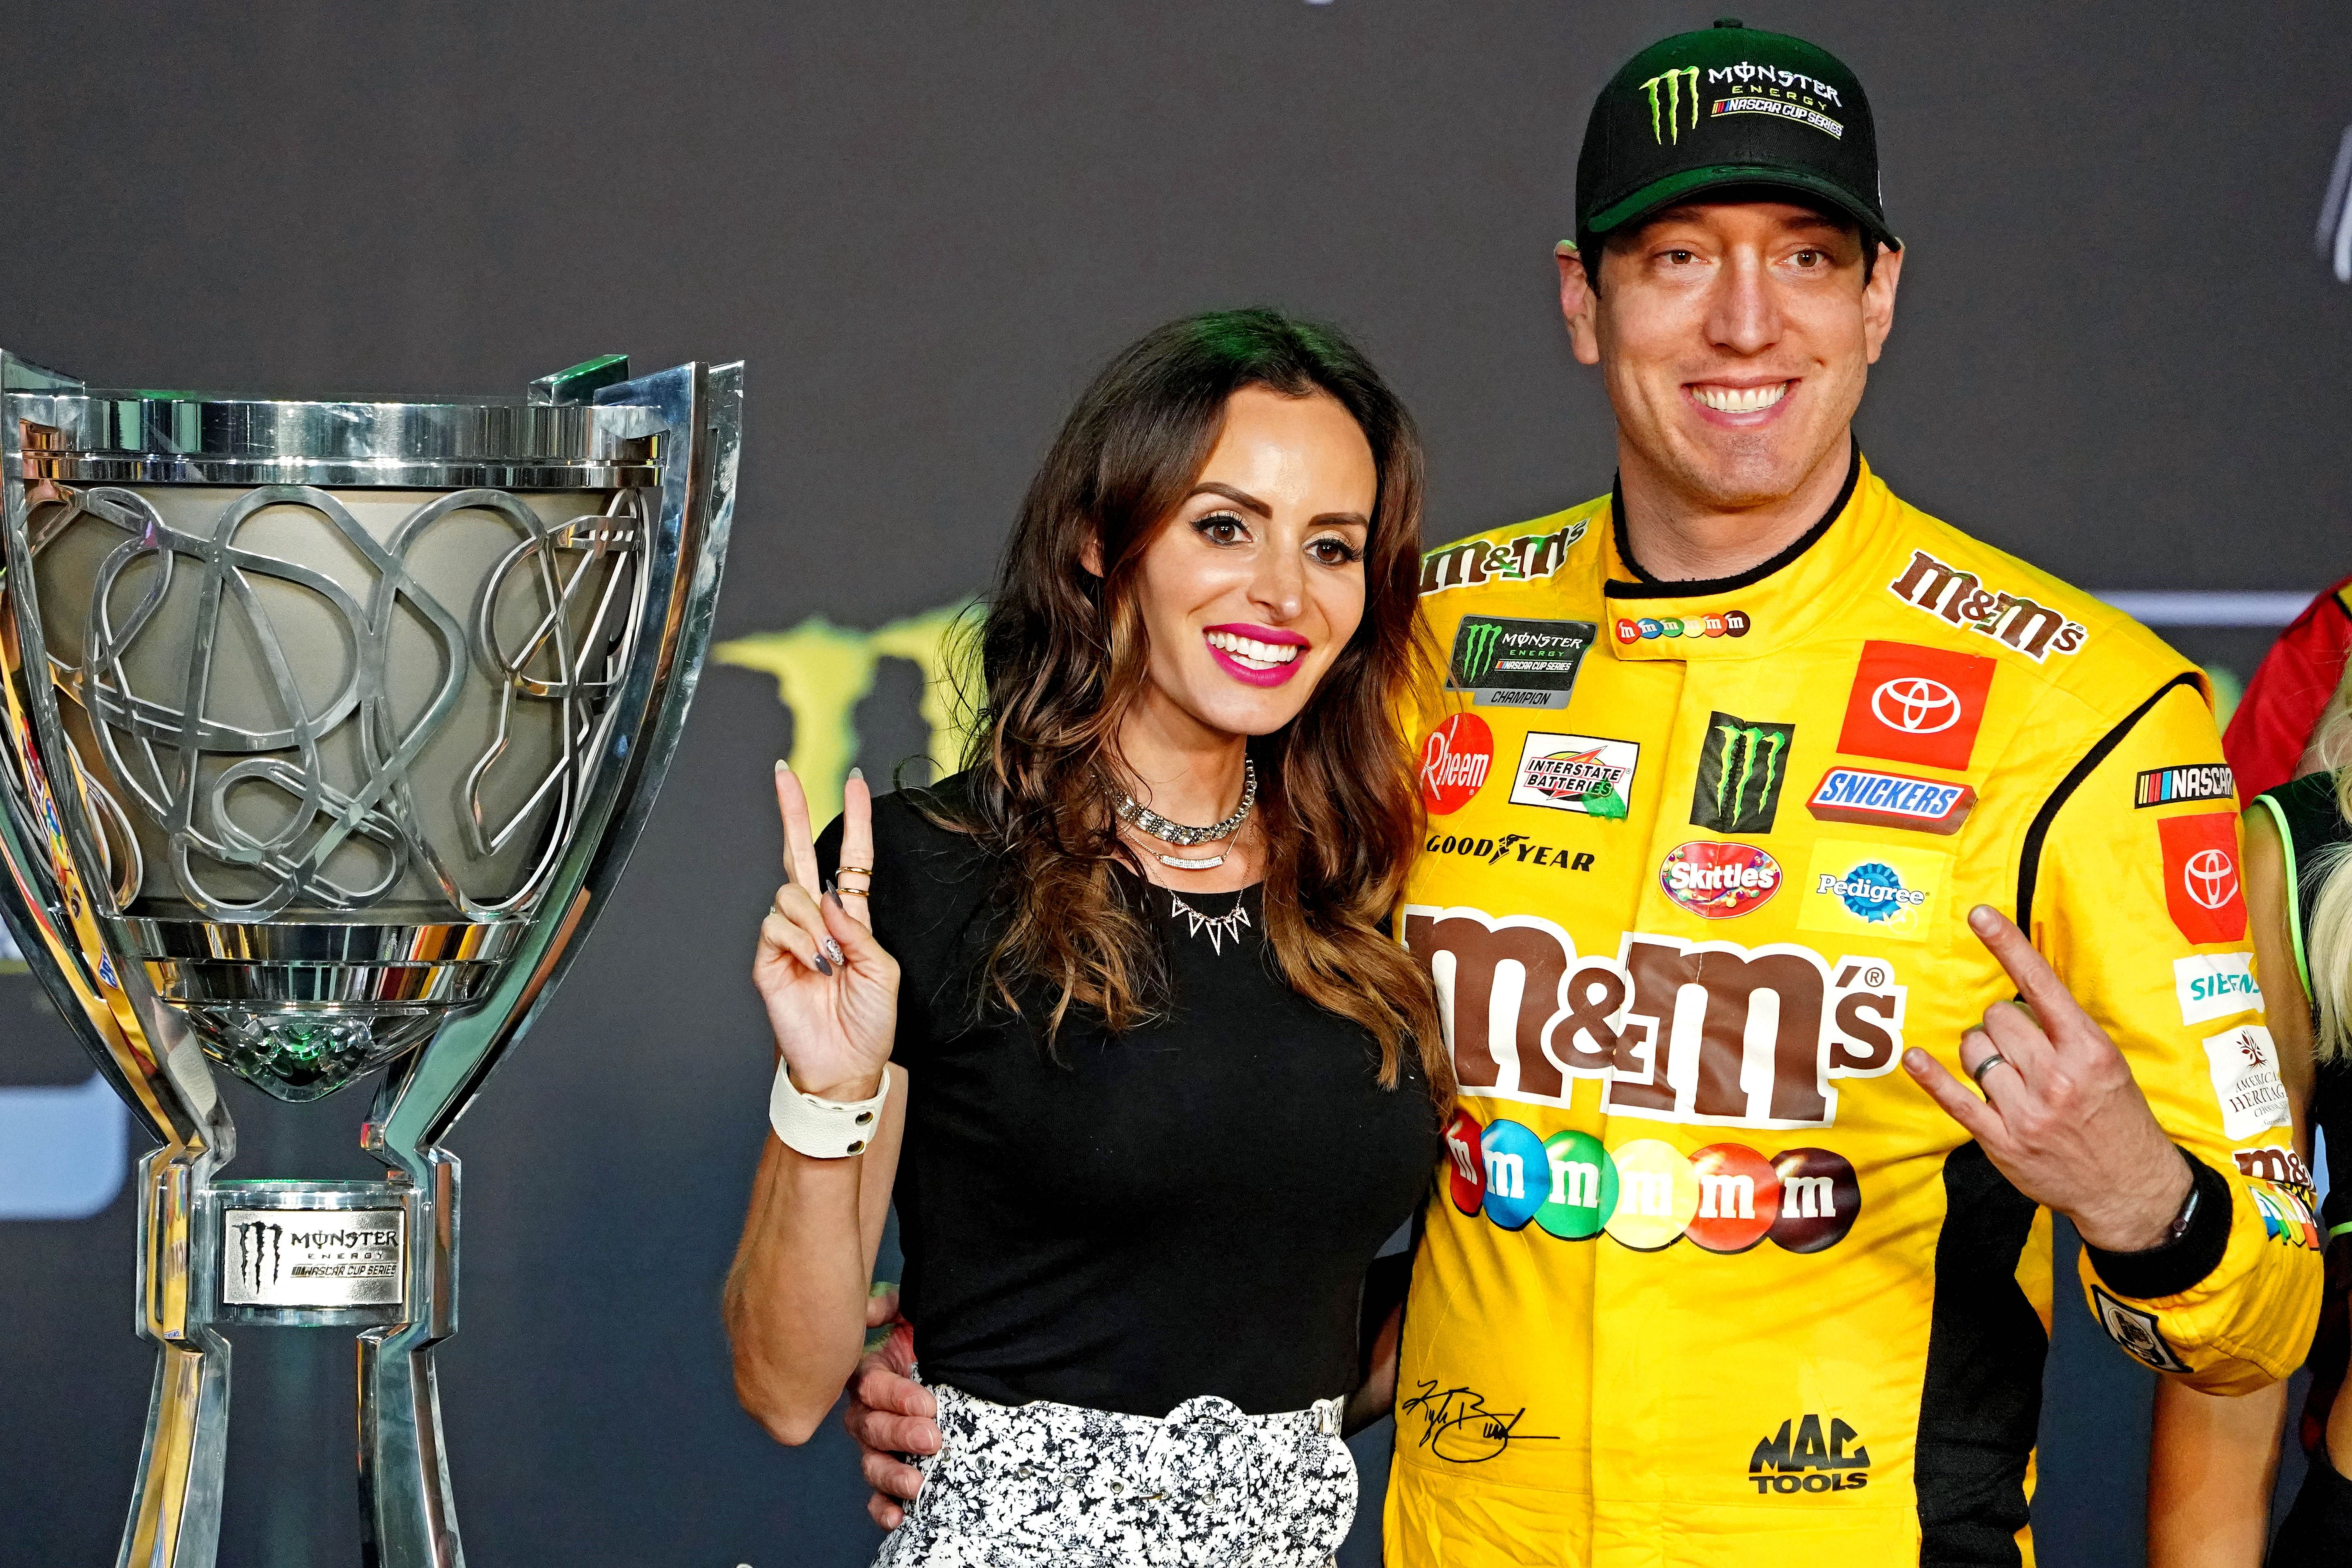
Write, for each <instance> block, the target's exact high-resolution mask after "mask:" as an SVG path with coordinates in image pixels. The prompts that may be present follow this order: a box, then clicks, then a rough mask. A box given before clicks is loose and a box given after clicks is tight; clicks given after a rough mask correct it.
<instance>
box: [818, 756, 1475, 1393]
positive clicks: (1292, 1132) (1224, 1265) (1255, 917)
mask: <svg viewBox="0 0 2352 1568" xmlns="http://www.w3.org/2000/svg"><path fill="white" fill-rule="evenodd" d="M939 787H940V792H941V794H942V795H944V796H945V797H946V798H950V799H952V798H958V797H957V796H956V795H955V794H954V792H956V791H957V790H958V788H959V781H958V780H952V779H951V780H949V781H946V782H945V783H944V784H941V785H940V786H939ZM874 836H875V865H874V881H873V891H872V908H873V916H874V929H875V932H876V934H877V936H879V937H880V938H881V940H882V942H883V943H884V944H885V945H886V946H887V947H888V948H889V949H890V951H891V952H892V953H893V954H895V955H896V956H897V958H898V962H899V965H900V968H901V983H900V988H899V1017H898V1038H897V1043H896V1047H895V1049H894V1052H893V1056H894V1059H896V1060H897V1061H898V1062H899V1063H900V1064H901V1065H902V1066H904V1067H905V1068H907V1069H908V1100H907V1110H906V1114H907V1134H906V1143H905V1147H904V1149H903V1151H902V1152H901V1154H900V1157H899V1163H898V1180H897V1185H896V1188H895V1194H894V1201H895V1202H896V1204H897V1205H898V1221H899V1239H900V1243H901V1246H902V1247H903V1249H904V1251H905V1254H906V1278H905V1280H904V1281H903V1288H902V1296H901V1302H902V1307H903V1310H904V1311H905V1314H906V1316H907V1318H908V1321H909V1322H911V1323H912V1324H913V1325H914V1339H915V1351H916V1355H917V1357H918V1358H919V1362H920V1364H921V1369H922V1374H923V1376H924V1377H926V1378H927V1379H930V1380H933V1381H938V1382H945V1383H950V1384H955V1385H956V1386H958V1387H960V1388H962V1389H964V1390H966V1391H968V1392H970V1393H972V1394H979V1395H980V1396H981V1397H982V1398H984V1399H991V1400H995V1401H998V1402H1001V1403H1006V1404H1021V1403H1024V1402H1026V1401H1028V1400H1032V1399H1050V1400H1055V1401H1058V1402H1060V1403H1063V1404H1068V1405H1086V1406H1089V1407H1091V1408H1095V1409H1101V1410H1118V1411H1125V1412H1129V1413H1130V1414H1134V1415H1166V1414H1167V1413H1168V1412H1169V1411H1170V1410H1171V1409H1172V1408H1173V1407H1174V1406H1175V1405H1178V1404H1180V1403H1181V1402H1182V1401H1183V1400H1185V1399H1188V1398H1192V1397H1193V1396H1195V1395H1199V1394H1221V1395H1223V1397H1225V1398H1227V1399H1230V1400H1232V1401H1233V1402H1234V1404H1236V1405H1239V1406H1241V1408H1242V1409H1243V1410H1244V1411H1247V1412H1250V1413H1252V1414H1266V1413H1271V1412H1276V1411H1284V1410H1297V1409H1301V1408H1304V1407H1305V1406H1307V1405H1310V1404H1312V1403H1313V1402H1314V1401H1316V1400H1318V1399H1320V1398H1325V1397H1328V1396H1331V1395H1336V1394H1345V1393H1347V1392H1348V1390H1349V1387H1350V1385H1351V1384H1353V1382H1354V1379H1355V1370H1356V1361H1357V1344H1356V1336H1357V1309H1358V1304H1359V1299H1360V1294H1361V1291H1362V1289H1363V1279H1364V1272H1365V1268H1366V1266H1367V1265H1368V1264H1369V1263H1370V1261H1371V1259H1372V1257H1373V1255H1374V1254H1375V1253H1376V1252H1377V1251H1378V1250H1379V1248H1380V1246H1381V1243H1382V1242H1383V1241H1384V1240H1385V1239H1386V1238H1387V1237H1389V1236H1391V1234H1392V1233H1393V1232H1394V1231H1395V1230H1396V1228H1397V1226H1399V1225H1400V1224H1401V1223H1402V1222H1403V1221H1404V1220H1406V1219H1407V1218H1408V1217H1410V1215H1412V1212H1413V1210H1414V1208H1415V1207H1416V1206H1417V1205H1418V1203H1419V1201H1420V1199H1421V1198H1422V1197H1423V1195H1424V1194H1425V1193H1426V1191H1427V1188H1428V1183H1429V1182H1430V1180H1431V1178H1432V1175H1433V1172H1434V1170H1435V1167H1436V1162H1437V1160H1438V1158H1439V1156H1440V1153H1441V1147H1440V1144H1439V1142H1438V1120H1437V1115H1436V1112H1435V1110H1434V1109H1433V1105H1432V1103H1431V1100H1430V1097H1429V1093H1428V1090H1427V1089H1426V1087H1425V1086H1424V1083H1423V1079H1422V1077H1421V1074H1420V1072H1419V1070H1418V1069H1417V1068H1412V1069H1410V1070H1409V1071H1408V1072H1407V1073H1406V1074H1405V1076H1404V1077H1403V1079H1402V1081H1401V1082H1400V1084H1399V1086H1398V1087H1397V1088H1396V1089H1393V1090H1390V1089H1382V1088H1381V1087H1380V1084H1379V1083H1378V1081H1377V1074H1378V1070H1379V1054H1378V1050H1377V1047H1376V1046H1375V1044H1374V1042H1373V1040H1372V1037H1371V1036H1370V1034H1369V1032H1367V1031H1365V1030H1364V1029H1362V1028H1360V1026H1357V1025H1355V1024H1353V1023H1351V1022H1349V1021H1348V1020H1347V1019H1344V1018H1341V1017H1339V1016H1335V1015H1333V1014H1330V1013H1328V1012H1326V1011H1324V1010H1323V1009H1322V1008H1320V1007H1318V1006H1317V1005H1314V1004H1313V1003H1311V1002H1309V1001H1307V999H1306V998H1305V997H1302V996H1300V995H1299V994H1297V993H1296V992H1294V991H1292V990H1291V989H1290V988H1289V987H1288V986H1287V985H1286V984H1284V983H1283V982H1282V981H1281V979H1280V978H1279V977H1278V975H1277V974H1276V971H1275V970H1274V968H1273V966H1272V954H1271V952H1270V950H1269V949H1268V946H1267V944H1266V942H1265V921H1264V918H1263V912H1262V910H1261V907H1260V903H1259V892H1258V889H1255V888H1251V889H1244V890H1243V891H1241V892H1239V893H1231V892H1228V893H1194V894H1179V893H1171V892H1170V891H1169V890H1167V889H1160V888H1157V887H1152V886H1150V885H1148V884H1144V883H1142V882H1141V881H1140V879H1136V880H1135V881H1134V882H1133V883H1131V885H1130V887H1129V892H1130V894H1131V895H1132V896H1135V897H1137V898H1139V899H1140V900H1144V904H1143V907H1144V908H1146V909H1147V910H1150V911H1152V912H1153V914H1154V915H1155V917H1157V918H1159V919H1160V920H1161V921H1164V923H1163V924H1162V925H1161V927H1160V932H1161V935H1162V937H1163V938H1164V940H1165V941H1166V942H1167V944H1168V946H1167V950H1166V951H1167V955H1168V961H1169V974H1170V978H1171V1005H1170V1007H1169V1008H1168V1010H1167V1013H1166V1016H1164V1017H1162V1018H1161V1019H1160V1020H1159V1021H1157V1022H1154V1023H1151V1024H1150V1025H1147V1026H1142V1027H1139V1028H1135V1029H1130V1030H1129V1031H1128V1032H1126V1033H1125V1034H1123V1035H1121V1036H1119V1037H1115V1038H1114V1037H1108V1036H1107V1035H1106V1034H1105V1033H1104V1032H1103V1031H1102V1030H1101V1029H1100V1028H1099V1027H1097V1026H1091V1025H1087V1024H1083V1023H1076V1022H1074V1023H1072V1024H1068V1025H1066V1026H1065V1027H1064V1029H1063V1032H1062V1036H1061V1039H1060V1042H1059V1046H1058V1056H1059V1058H1060V1059H1059V1060H1058V1061H1056V1060H1055V1059H1054V1057H1053V1056H1051V1055H1049V1054H1048V1052H1047V1051H1046V1049H1045V1045H1044V1042H1043V1039H1042V1037H1041V1033H1040V1030H1039V1028H1038V1027H1037V1026H1036V1020H1037V1019H1039V1018H1041V1017H1042V1016H1043V1012H1042V1009H1041V1008H1035V1007H1033V1008H1031V1009H1030V1011H1031V1015H1032V1016H1031V1018H1030V1019H1028V1020H1025V1021H1024V1020H1022V1019H1016V1018H1013V1017H1012V1016H1009V1015H1008V1014H1007V1013H1006V1012H1004V1011H1003V1009H1002V1008H997V1007H987V1006H983V1005H982V1003H981V998H980V996H979V991H980V986H979V984H978V966H979V964H980V963H981V962H982V959H983V958H984V956H985V954H986V952H988V950H989V947H990V946H991V944H992V941H993V938H994V935H995V931H996V929H997V928H996V920H997V918H998V917H997V916H996V914H995V910H996V908H997V906H996V902H995V897H994V895H995V893H996V883H997V871H998V866H999V861H998V859H997V858H996V857H994V856H993V855H992V854H990V853H989V852H987V851H984V850H982V849H980V848H979V847H976V846H975V845H974V844H973V842H972V841H971V839H970V838H968V837H963V836H961V835H959V834H956V833H953V832H950V831H949V830H947V829H944V828H942V827H940V826H936V825H935V824H934V823H932V822H931V821H929V820H928V819H927V818H926V817H925V816H924V815H923V814H922V813H921V812H920V811H919V810H917V809H916V807H915V802H914V797H913V795H911V794H910V793H909V792H901V793H899V794H897V795H884V796H882V797H881V798H879V799H878V800H877V801H876V802H875V820H874ZM839 853H840V826H839V824H838V823H836V824H835V826H833V827H832V828H830V829H828V830H827V831H826V833H825V835H824V837H823V838H822V839H821V840H820V841H819V844H818V858H819V859H820V861H821V863H822V864H823V866H824V871H825V874H826V875H827V876H828V877H830V876H831V875H832V874H833V872H834V868H835V866H836V865H837V864H838V857H839Z"/></svg>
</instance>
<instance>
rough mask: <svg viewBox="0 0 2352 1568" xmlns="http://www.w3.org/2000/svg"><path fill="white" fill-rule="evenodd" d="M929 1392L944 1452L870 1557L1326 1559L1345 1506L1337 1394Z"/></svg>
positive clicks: (1122, 1566)
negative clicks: (1164, 1406)
mask: <svg viewBox="0 0 2352 1568" xmlns="http://www.w3.org/2000/svg"><path fill="white" fill-rule="evenodd" d="M931 1393H932V1394H934V1395H935V1396H936V1397H937V1398H938V1400H939V1405H940V1451H939V1452H938V1453H936V1454H931V1455H927V1456H925V1457H923V1458H920V1459H919V1460H917V1461H916V1462H917V1465H918V1467H919V1468H920V1469H921V1470H922V1472H923V1488H922V1491H921V1492H920V1493H919V1495H918V1496H917V1497H916V1499H915V1500H914V1501H913V1502H911V1503H909V1504H908V1505H907V1519H906V1522H905V1523H903V1524H901V1525H900V1526H899V1527H898V1529H897V1530H894V1531H891V1532H890V1538H889V1539H888V1540H887V1541H886V1542H883V1546H882V1552H881V1555H879V1556H878V1557H877V1558H876V1559H875V1560H874V1561H875V1568H1039V1565H1043V1564H1052V1565H1053V1568H1211V1565H1213V1568H1324V1565H1325V1564H1327V1563H1329V1562H1330V1561H1331V1554H1332V1553H1333V1552H1336V1551H1337V1550H1338V1549H1339V1542H1341V1541H1343V1540H1344V1539H1346V1537H1347V1534H1348V1527H1349V1524H1350V1523H1351V1522H1352V1521H1354V1519H1355V1515H1356V1462H1355V1458H1354V1457H1353V1456H1352V1455H1350V1454H1349V1452H1348V1446H1347V1444H1345V1443H1343V1442H1341V1441H1340V1439H1339V1401H1338V1400H1336V1399H1325V1400H1319V1401H1318V1402H1317V1403H1316V1404H1315V1405H1312V1406H1311V1407H1309V1408H1307V1409H1306V1410H1297V1411H1291V1412H1287V1413H1285V1414H1283V1415H1244V1414H1243V1413H1242V1412H1241V1410H1240V1408H1239V1407H1237V1406H1236V1405H1234V1404H1233V1402H1232V1401H1230V1400H1226V1399H1220V1398H1218V1397H1216V1396H1215V1395H1213V1394H1209V1395H1203V1396H1202V1397H1201V1398H1198V1399H1188V1400H1186V1401H1185V1402H1184V1403H1183V1404H1181V1405H1178V1406H1177V1407H1176V1408H1175V1409H1174V1410H1171V1411H1170V1412H1169V1413H1168V1415H1167V1416H1166V1417H1165V1418H1154V1417H1152V1416H1149V1415H1119V1414H1117V1413H1116V1412H1112V1411H1105V1410H1086V1409H1082V1408H1080V1407H1078V1406H1076V1405H1055V1404H1052V1403H1050V1402H1048V1401H1044V1400H1040V1401H1038V1402H1036V1403H1034V1404H1030V1405H992V1404H991V1403H989V1402H988V1401H987V1400H985V1399H980V1398H976V1397H974V1396H973V1395H971V1394H966V1393H964V1392H963V1391H962V1390H961V1389H960V1388H952V1387H949V1386H947V1385H945V1384H933V1385H932V1386H931Z"/></svg>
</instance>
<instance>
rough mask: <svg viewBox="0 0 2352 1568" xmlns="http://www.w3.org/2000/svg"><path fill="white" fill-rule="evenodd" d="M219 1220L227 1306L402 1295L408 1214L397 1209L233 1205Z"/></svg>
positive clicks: (368, 1303)
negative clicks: (280, 1207) (249, 1206)
mask: <svg viewBox="0 0 2352 1568" xmlns="http://www.w3.org/2000/svg"><path fill="white" fill-rule="evenodd" d="M222 1221H223V1223H222V1229H221V1251H220V1277H221V1300H222V1301H223V1302H224V1303H225V1304H226V1305H228V1306H231V1307H385V1306H397V1305H399V1303H400V1300H401V1285H402V1282H403V1280H404V1277H405V1275H406V1273H407V1270H406V1268H405V1266H404V1265H405V1262H406V1258H405V1253H406V1247H405V1243H406V1241H407V1234H408V1216H407V1215H405V1214H404V1213H402V1212H401V1211H400V1210H399V1209H230V1210H229V1211H228V1212H227V1213H226V1215H223V1216H222Z"/></svg>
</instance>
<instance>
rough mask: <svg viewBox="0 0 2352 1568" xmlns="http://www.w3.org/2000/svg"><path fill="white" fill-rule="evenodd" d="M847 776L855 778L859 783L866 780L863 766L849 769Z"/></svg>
mask: <svg viewBox="0 0 2352 1568" xmlns="http://www.w3.org/2000/svg"><path fill="white" fill-rule="evenodd" d="M849 776H850V777H851V778H854V779H856V781H857V782H858V783H859V784H864V783H865V782H866V770H865V769H864V768H852V769H850V770H849Z"/></svg>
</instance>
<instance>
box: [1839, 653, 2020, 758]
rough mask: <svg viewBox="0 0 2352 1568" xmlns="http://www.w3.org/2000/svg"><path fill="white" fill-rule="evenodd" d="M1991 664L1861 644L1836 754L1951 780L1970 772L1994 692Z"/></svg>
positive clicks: (1973, 657) (1969, 656)
mask: <svg viewBox="0 0 2352 1568" xmlns="http://www.w3.org/2000/svg"><path fill="white" fill-rule="evenodd" d="M1994 668H1996V666H1995V663H1994V661H1993V660H1992V659H1990V658H1987V657H1986V656H1984V655H1982V654H1974V653H1954V652H1952V651H1951V650H1949V649H1948V648H1939V647H1920V646H1919V645H1917V644H1916V643H1902V642H1866V643H1864V644H1863V645H1862V658H1861V660H1860V662H1859V663H1857V664H1856V665H1855V666H1854V671H1853V686H1852V687H1851V688H1849V689H1848V690H1847V692H1846V700H1845V723H1844V725H1843V727H1842V728H1841V729H1840V730H1839V731H1838V748H1837V749H1838V750H1839V751H1841V752H1845V753H1847V754H1848V755H1850V756H1859V757H1885V758H1886V759H1887V760H1889V761H1890V762H1897V763H1914V764H1916V765H1920V766H1925V767H1930V768H1950V769H1952V770H1954V771H1955V772H1958V770H1960V769H1962V768H1965V767H1967V766H1968V765H1969V756H1970V754H1971V753H1972V752H1974V751H1975V750H1976V744H1977V730H1978V728H1979V726H1980V725H1981V724H1982V723H1983V722H1984V709H1985V694H1986V693H1987V692H1988V691H1990V689H1992V677H1993V670H1994Z"/></svg>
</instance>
